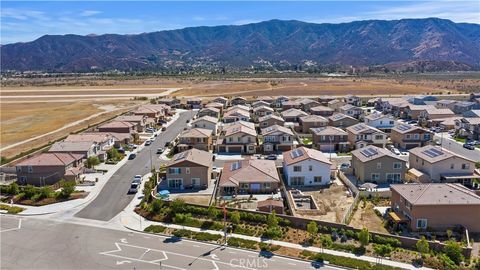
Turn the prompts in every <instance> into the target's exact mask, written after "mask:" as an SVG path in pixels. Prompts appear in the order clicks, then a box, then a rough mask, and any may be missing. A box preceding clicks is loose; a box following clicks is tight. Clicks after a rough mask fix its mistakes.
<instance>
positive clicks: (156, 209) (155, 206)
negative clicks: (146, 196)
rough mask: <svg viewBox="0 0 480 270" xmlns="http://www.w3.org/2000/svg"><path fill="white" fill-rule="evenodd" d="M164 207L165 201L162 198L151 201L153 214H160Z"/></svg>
mask: <svg viewBox="0 0 480 270" xmlns="http://www.w3.org/2000/svg"><path fill="white" fill-rule="evenodd" d="M162 208H163V202H162V201H161V200H156V199H155V200H153V201H152V202H151V203H150V212H152V213H153V214H159V213H160V211H161V210H162Z"/></svg>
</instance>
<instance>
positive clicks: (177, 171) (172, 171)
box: [168, 168, 182, 174]
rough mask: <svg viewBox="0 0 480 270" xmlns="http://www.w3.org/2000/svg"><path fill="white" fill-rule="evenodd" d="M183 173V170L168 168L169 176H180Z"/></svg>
mask: <svg viewBox="0 0 480 270" xmlns="http://www.w3.org/2000/svg"><path fill="white" fill-rule="evenodd" d="M181 172H182V169H181V168H168V173H169V174H180V173H181Z"/></svg>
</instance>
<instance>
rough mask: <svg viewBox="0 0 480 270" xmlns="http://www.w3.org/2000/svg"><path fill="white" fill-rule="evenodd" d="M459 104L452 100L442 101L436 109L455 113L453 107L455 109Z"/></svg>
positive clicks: (437, 104)
mask: <svg viewBox="0 0 480 270" xmlns="http://www.w3.org/2000/svg"><path fill="white" fill-rule="evenodd" d="M457 102H459V101H458V100H452V99H441V100H439V101H437V102H436V103H435V107H436V108H438V109H450V110H452V111H453V107H455V104H456V103H457Z"/></svg>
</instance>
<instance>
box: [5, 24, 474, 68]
mask: <svg viewBox="0 0 480 270" xmlns="http://www.w3.org/2000/svg"><path fill="white" fill-rule="evenodd" d="M1 58H2V61H1V68H2V70H19V71H25V70H42V71H91V70H111V69H118V70H172V69H173V70H188V69H198V68H201V69H219V68H227V69H243V68H251V67H261V68H271V67H275V68H284V69H294V70H297V69H305V68H308V67H312V66H325V65H343V66H347V65H354V66H374V65H390V66H405V65H406V66H408V65H409V63H413V62H415V63H428V66H429V67H431V66H432V65H433V67H432V69H433V70H435V69H440V70H441V69H443V68H441V67H442V66H444V67H454V68H457V69H462V70H468V69H471V68H472V67H474V68H478V67H479V66H480V25H477V24H466V23H454V22H452V21H449V20H443V19H437V18H428V19H404V20H395V21H382V20H372V21H357V22H351V23H341V24H313V23H305V22H300V21H280V20H271V21H265V22H260V23H253V24H247V25H240V26H214V27H191V28H184V29H179V30H170V31H159V32H152V33H143V34H138V35H114V34H108V35H88V36H79V35H46V36H43V37H41V38H39V39H37V40H35V41H32V42H27V43H14V44H7V45H3V46H1ZM435 63H440V64H439V65H436V64H435ZM445 63H449V64H445ZM452 63H453V64H452ZM439 66H440V68H439Z"/></svg>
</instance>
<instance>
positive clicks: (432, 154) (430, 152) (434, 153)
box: [423, 148, 443, 158]
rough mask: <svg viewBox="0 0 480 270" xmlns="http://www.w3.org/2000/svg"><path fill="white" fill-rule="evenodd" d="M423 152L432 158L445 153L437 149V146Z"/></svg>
mask: <svg viewBox="0 0 480 270" xmlns="http://www.w3.org/2000/svg"><path fill="white" fill-rule="evenodd" d="M423 153H424V154H425V155H427V156H429V157H431V158H434V157H438V156H440V155H443V152H442V151H440V150H438V149H435V148H430V149H428V150H425V151H423Z"/></svg>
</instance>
